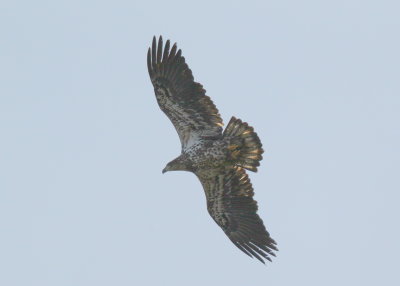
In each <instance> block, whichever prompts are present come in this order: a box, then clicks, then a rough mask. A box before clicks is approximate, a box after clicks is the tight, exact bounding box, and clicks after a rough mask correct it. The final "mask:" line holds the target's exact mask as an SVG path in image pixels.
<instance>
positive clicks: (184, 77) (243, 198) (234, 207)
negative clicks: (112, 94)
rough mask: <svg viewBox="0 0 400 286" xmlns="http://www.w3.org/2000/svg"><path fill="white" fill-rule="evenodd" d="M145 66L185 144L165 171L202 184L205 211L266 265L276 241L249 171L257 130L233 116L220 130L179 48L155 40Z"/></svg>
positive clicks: (256, 154)
mask: <svg viewBox="0 0 400 286" xmlns="http://www.w3.org/2000/svg"><path fill="white" fill-rule="evenodd" d="M147 67H148V71H149V75H150V79H151V82H152V84H153V87H154V93H155V95H156V98H157V102H158V105H159V106H160V108H161V110H162V111H163V112H164V113H165V114H166V115H167V116H168V118H169V119H170V120H171V121H172V124H173V125H174V127H175V129H176V131H177V133H178V135H179V139H180V141H181V147H182V148H181V154H180V155H179V156H178V157H177V158H176V159H174V160H172V161H171V162H169V163H168V164H167V165H166V167H165V168H164V170H163V171H162V173H165V172H167V171H189V172H192V173H194V174H195V175H196V176H197V178H198V179H199V180H200V182H201V184H202V186H203V188H204V192H205V195H206V200H207V210H208V212H209V214H210V215H211V217H212V218H213V219H214V221H215V222H216V223H217V224H218V225H219V226H220V227H221V228H222V230H223V231H224V232H225V234H226V235H227V236H228V237H229V239H230V240H231V241H232V242H233V244H234V245H236V246H237V247H238V248H239V249H240V250H241V251H243V252H244V253H246V254H247V255H249V256H250V257H255V258H257V259H258V260H260V261H261V262H262V263H265V262H264V259H267V260H269V261H271V258H270V256H275V253H274V251H276V250H278V249H277V248H276V242H275V241H274V240H273V239H272V238H271V236H270V235H269V233H268V231H267V230H266V229H265V226H264V224H263V221H262V220H261V218H260V217H259V216H258V215H257V209H258V207H257V202H256V201H255V200H254V199H253V195H254V191H253V187H252V185H251V183H250V179H249V177H248V175H247V173H246V171H245V170H249V171H253V172H257V167H258V166H259V165H260V161H261V159H262V153H263V149H262V145H261V142H260V139H259V137H258V136H257V134H256V133H255V132H254V130H253V128H252V127H250V126H249V125H248V124H247V123H245V122H242V121H241V120H240V119H236V118H235V117H232V118H231V120H230V121H229V123H228V125H227V127H226V128H225V130H224V131H222V126H223V123H222V119H221V116H220V115H219V112H218V109H217V108H216V106H215V105H214V103H213V102H212V100H211V99H210V97H208V96H206V94H205V90H204V89H203V86H202V85H201V84H200V83H198V82H195V81H194V79H193V75H192V71H191V70H190V69H189V67H188V65H187V64H186V63H185V58H184V57H183V56H182V52H181V50H180V49H179V50H177V46H176V43H175V44H174V45H173V46H172V48H171V49H170V41H169V40H168V41H166V43H165V46H164V45H163V39H162V37H161V36H160V38H159V40H158V43H157V40H156V38H155V37H154V38H153V43H152V46H151V48H149V50H148V53H147Z"/></svg>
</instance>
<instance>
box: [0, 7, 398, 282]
mask: <svg viewBox="0 0 400 286" xmlns="http://www.w3.org/2000/svg"><path fill="white" fill-rule="evenodd" d="M399 9H400V4H399V2H398V1H394V0H393V1H384V0H383V1H356V0H339V1H337V0H336V1H320V0H315V1H311V0H306V1H293V0H292V1H286V0H283V1H282V0H281V1H259V2H257V1H243V2H242V1H225V2H223V1H195V2H193V3H190V2H189V1H118V0H116V1H71V0H69V1H7V0H6V1H2V3H1V4H0V230H1V234H0V284H1V285H7V286H13V285H18V286H20V285H21V286H27V285H29V286H31V285H33V286H36V285H38V286H47V285H48V286H55V285H56V286H71V285H73V286H80V285H82V286H83V285H84V286H87V285H96V286H103V285H104V286H106V285H119V286H120V285H121V286H122V285H174V286H175V285H247V284H251V285H274V286H275V285H285V286H287V285H307V286H314V285H315V286H317V285H318V286H320V285H324V286H331V285H332V286H333V285H334V286H337V285H351V286H356V285H362V286H370V285H371V286H372V285H374V286H375V285H385V286H391V285H400V278H399V260H398V259H399V256H400V246H399V241H400V229H399V219H400V210H399V203H400V195H399V192H400V183H399V173H400V172H399V171H400V149H399V146H400V128H399V123H400V115H399V114H400V113H399V111H400V83H399V76H400V56H399V51H400V38H399V30H400V18H399ZM160 34H161V35H163V36H164V39H165V40H166V39H171V41H173V42H175V41H176V42H178V46H179V47H180V48H181V49H182V50H183V54H184V56H185V58H186V60H187V62H188V64H189V66H190V68H191V69H192V71H193V74H194V77H195V79H196V81H199V82H200V83H202V84H203V85H204V87H205V89H206V90H207V94H208V95H209V96H210V97H211V98H212V99H213V101H214V103H215V104H216V105H217V107H218V108H219V111H220V113H221V115H222V117H223V119H224V122H225V123H227V122H228V121H229V119H230V117H231V116H232V115H234V116H236V117H238V118H241V119H242V120H244V121H247V122H249V123H250V125H252V126H253V127H254V128H255V130H256V131H257V133H258V134H259V136H260V138H261V141H262V143H263V146H264V149H265V156H264V160H263V161H262V162H261V167H260V168H259V172H258V173H251V174H250V178H251V180H252V183H253V186H254V189H255V193H256V194H255V198H256V200H257V201H258V204H259V214H260V216H261V217H262V218H263V220H264V223H265V225H266V227H267V229H268V230H269V232H270V233H271V236H272V237H273V238H274V239H275V240H276V241H277V243H278V247H279V249H280V251H279V252H278V253H277V257H276V258H275V259H274V260H273V262H272V263H268V264H267V265H266V266H264V265H262V264H261V263H259V262H258V261H257V260H255V259H251V258H249V257H247V256H246V255H245V254H243V253H242V252H241V251H239V250H238V249H237V248H236V247H235V246H234V245H233V244H232V243H231V242H230V241H229V239H228V238H227V237H226V236H225V234H224V233H223V232H222V230H221V229H220V228H219V227H218V226H217V225H216V224H215V223H214V222H213V221H212V219H211V218H210V216H209V215H208V213H207V209H206V202H205V196H204V193H203V190H202V187H201V185H200V183H199V181H198V180H197V178H196V177H195V176H194V175H193V174H190V173H187V172H171V173H167V174H165V175H162V174H161V170H162V169H163V168H164V166H165V165H166V163H167V162H169V161H170V160H172V159H173V158H175V157H176V156H177V155H179V152H180V143H179V139H178V136H177V134H176V132H175V130H174V128H173V126H172V124H171V123H170V122H169V120H168V119H167V118H166V116H165V115H164V114H163V113H162V112H161V111H160V110H159V108H158V105H157V103H156V100H155V97H154V93H153V87H152V85H151V83H150V80H149V77H148V74H147V68H146V53H147V49H148V47H149V45H150V44H151V40H152V37H153V35H160Z"/></svg>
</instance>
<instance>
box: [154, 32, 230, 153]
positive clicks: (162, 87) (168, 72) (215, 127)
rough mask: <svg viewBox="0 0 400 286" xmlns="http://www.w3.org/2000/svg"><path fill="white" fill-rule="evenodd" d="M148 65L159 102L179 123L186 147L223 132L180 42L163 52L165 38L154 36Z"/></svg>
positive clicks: (180, 133) (178, 126) (211, 103)
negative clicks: (194, 76)
mask: <svg viewBox="0 0 400 286" xmlns="http://www.w3.org/2000/svg"><path fill="white" fill-rule="evenodd" d="M147 67H148V70H149V75H150V79H151V82H152V83H153V86H154V92H155V94H156V98H157V102H158V105H159V106H160V108H161V110H162V111H164V113H165V114H166V115H167V116H168V118H169V119H170V120H171V121H172V123H173V125H174V126H175V129H176V131H177V132H178V135H179V138H180V140H181V145H182V150H185V149H187V148H188V147H190V146H191V145H192V144H193V143H195V142H196V141H197V140H199V139H201V138H203V137H218V136H220V135H221V134H222V126H223V124H222V119H221V117H220V115H219V113H218V109H217V108H216V107H215V105H214V103H213V102H212V100H211V99H210V98H209V97H208V96H206V95H205V90H204V89H203V86H202V85H201V84H199V83H197V82H195V81H194V79H193V75H192V71H191V70H190V69H189V67H188V65H187V64H186V63H185V58H184V57H183V56H182V55H181V50H178V51H177V47H176V44H174V45H173V47H172V49H171V50H170V42H169V40H168V41H167V42H166V44H165V47H164V51H163V40H162V37H160V38H159V41H158V45H157V43H156V38H155V37H154V38H153V44H152V47H151V49H150V48H149V51H148V53H147Z"/></svg>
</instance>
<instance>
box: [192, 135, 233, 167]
mask: <svg viewBox="0 0 400 286" xmlns="http://www.w3.org/2000/svg"><path fill="white" fill-rule="evenodd" d="M227 151H228V149H227V143H226V142H224V141H223V140H203V141H201V142H199V143H197V144H195V145H193V146H192V147H191V148H190V149H188V150H187V151H186V153H187V154H188V155H189V158H190V160H191V161H192V162H193V166H195V167H196V169H197V170H201V169H215V168H219V167H222V166H223V165H224V164H225V163H226V160H227Z"/></svg>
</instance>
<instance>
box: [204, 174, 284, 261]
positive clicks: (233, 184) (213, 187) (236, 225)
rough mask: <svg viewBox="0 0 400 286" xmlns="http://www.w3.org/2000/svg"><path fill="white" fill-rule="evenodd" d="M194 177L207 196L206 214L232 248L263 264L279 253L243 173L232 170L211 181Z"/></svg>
mask: <svg viewBox="0 0 400 286" xmlns="http://www.w3.org/2000/svg"><path fill="white" fill-rule="evenodd" d="M197 176H198V177H199V179H200V181H201V183H202V185H203V188H204V191H205V193H206V198H207V209H208V212H209V213H210V215H211V217H212V218H213V219H214V221H215V222H216V223H217V224H218V225H219V226H220V227H221V228H222V230H223V231H224V232H225V234H226V235H227V236H228V237H229V239H230V240H231V241H232V242H233V244H235V245H236V246H237V247H238V248H239V249H240V250H242V251H243V252H244V253H246V254H247V255H249V256H252V257H255V258H257V259H258V260H260V261H261V262H262V263H264V259H267V260H271V258H270V256H275V253H274V250H275V251H276V250H278V249H277V248H276V243H275V241H274V240H273V239H272V238H271V237H270V235H269V233H268V231H267V230H266V229H265V226H264V223H263V221H262V220H261V218H260V217H259V216H258V215H257V209H258V207H257V202H256V201H255V200H254V199H253V195H254V191H253V187H252V185H251V182H250V179H249V177H248V176H247V174H246V172H245V170H244V169H242V168H240V167H232V168H228V169H225V170H223V171H220V172H217V173H216V175H215V177H212V178H210V177H208V176H202V175H201V174H197Z"/></svg>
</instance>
